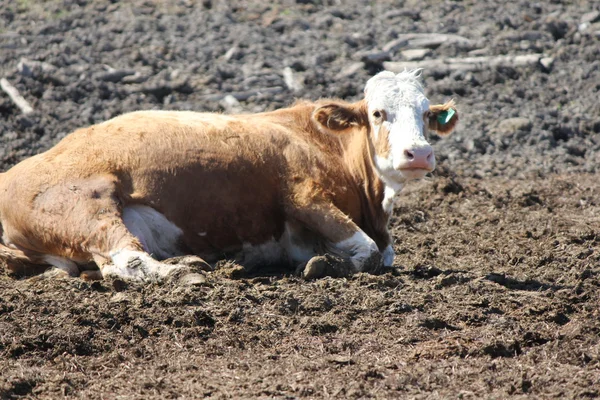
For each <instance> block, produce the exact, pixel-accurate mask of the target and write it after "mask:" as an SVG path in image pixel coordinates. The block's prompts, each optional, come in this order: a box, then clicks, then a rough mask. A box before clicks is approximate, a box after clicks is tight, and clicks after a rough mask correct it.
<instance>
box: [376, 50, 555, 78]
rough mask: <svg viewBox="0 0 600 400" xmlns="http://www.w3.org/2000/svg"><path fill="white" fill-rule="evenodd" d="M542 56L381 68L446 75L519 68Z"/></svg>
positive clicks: (405, 63)
mask: <svg viewBox="0 0 600 400" xmlns="http://www.w3.org/2000/svg"><path fill="white" fill-rule="evenodd" d="M542 57H544V55H543V54H525V55H517V56H480V57H466V58H439V59H433V60H422V61H401V62H392V61H390V62H384V63H383V67H384V68H385V69H386V70H388V71H392V72H402V71H404V70H405V69H409V70H410V69H415V68H424V69H426V70H427V71H432V70H433V71H435V72H438V73H447V72H450V71H481V70H484V69H486V68H490V67H499V66H507V67H520V66H524V65H534V64H537V63H539V62H540V59H541V58H542Z"/></svg>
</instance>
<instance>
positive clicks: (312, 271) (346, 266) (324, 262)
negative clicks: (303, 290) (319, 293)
mask: <svg viewBox="0 0 600 400" xmlns="http://www.w3.org/2000/svg"><path fill="white" fill-rule="evenodd" d="M298 269H299V271H298V273H299V275H300V276H301V277H303V278H304V279H318V278H323V277H325V276H331V277H333V278H343V277H346V276H350V275H352V274H353V273H355V272H356V270H355V269H354V266H353V265H352V263H351V262H350V261H349V260H345V259H343V258H340V257H336V256H333V255H331V254H324V255H322V256H315V257H313V258H311V259H310V260H308V262H307V263H306V265H302V266H300V268H298Z"/></svg>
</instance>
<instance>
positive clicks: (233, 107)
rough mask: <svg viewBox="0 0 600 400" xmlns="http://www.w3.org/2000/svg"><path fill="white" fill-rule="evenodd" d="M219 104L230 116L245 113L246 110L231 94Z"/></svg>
mask: <svg viewBox="0 0 600 400" xmlns="http://www.w3.org/2000/svg"><path fill="white" fill-rule="evenodd" d="M219 104H220V105H221V106H222V107H223V108H224V109H225V111H226V112H227V113H228V114H239V113H241V112H243V111H244V108H243V107H242V105H241V104H240V102H239V101H238V99H236V98H235V97H233V96H232V95H230V94H228V95H227V96H225V97H223V99H221V101H220V102H219Z"/></svg>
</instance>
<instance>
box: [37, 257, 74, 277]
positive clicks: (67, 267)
mask: <svg viewBox="0 0 600 400" xmlns="http://www.w3.org/2000/svg"><path fill="white" fill-rule="evenodd" d="M44 262H45V263H47V264H50V265H52V266H53V267H55V268H58V269H60V270H62V271H65V272H66V273H68V274H69V275H71V276H79V268H78V267H77V264H75V263H74V262H73V261H71V260H69V259H68V258H64V257H59V256H53V255H50V254H46V255H45V256H44Z"/></svg>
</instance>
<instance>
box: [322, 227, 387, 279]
mask: <svg viewBox="0 0 600 400" xmlns="http://www.w3.org/2000/svg"><path fill="white" fill-rule="evenodd" d="M331 250H332V252H334V253H337V254H338V255H340V256H346V257H348V256H350V261H352V264H353V265H354V267H355V268H356V270H357V271H362V269H363V267H364V264H365V261H367V260H368V259H369V258H370V257H371V256H372V255H373V253H375V252H379V249H378V248H377V245H376V244H375V241H373V239H371V238H370V237H369V236H367V234H366V233H364V232H363V231H361V230H359V231H358V232H356V233H355V234H354V235H352V236H350V237H349V238H348V239H345V240H342V241H341V242H338V243H335V244H334V247H333V248H332V249H331Z"/></svg>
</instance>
